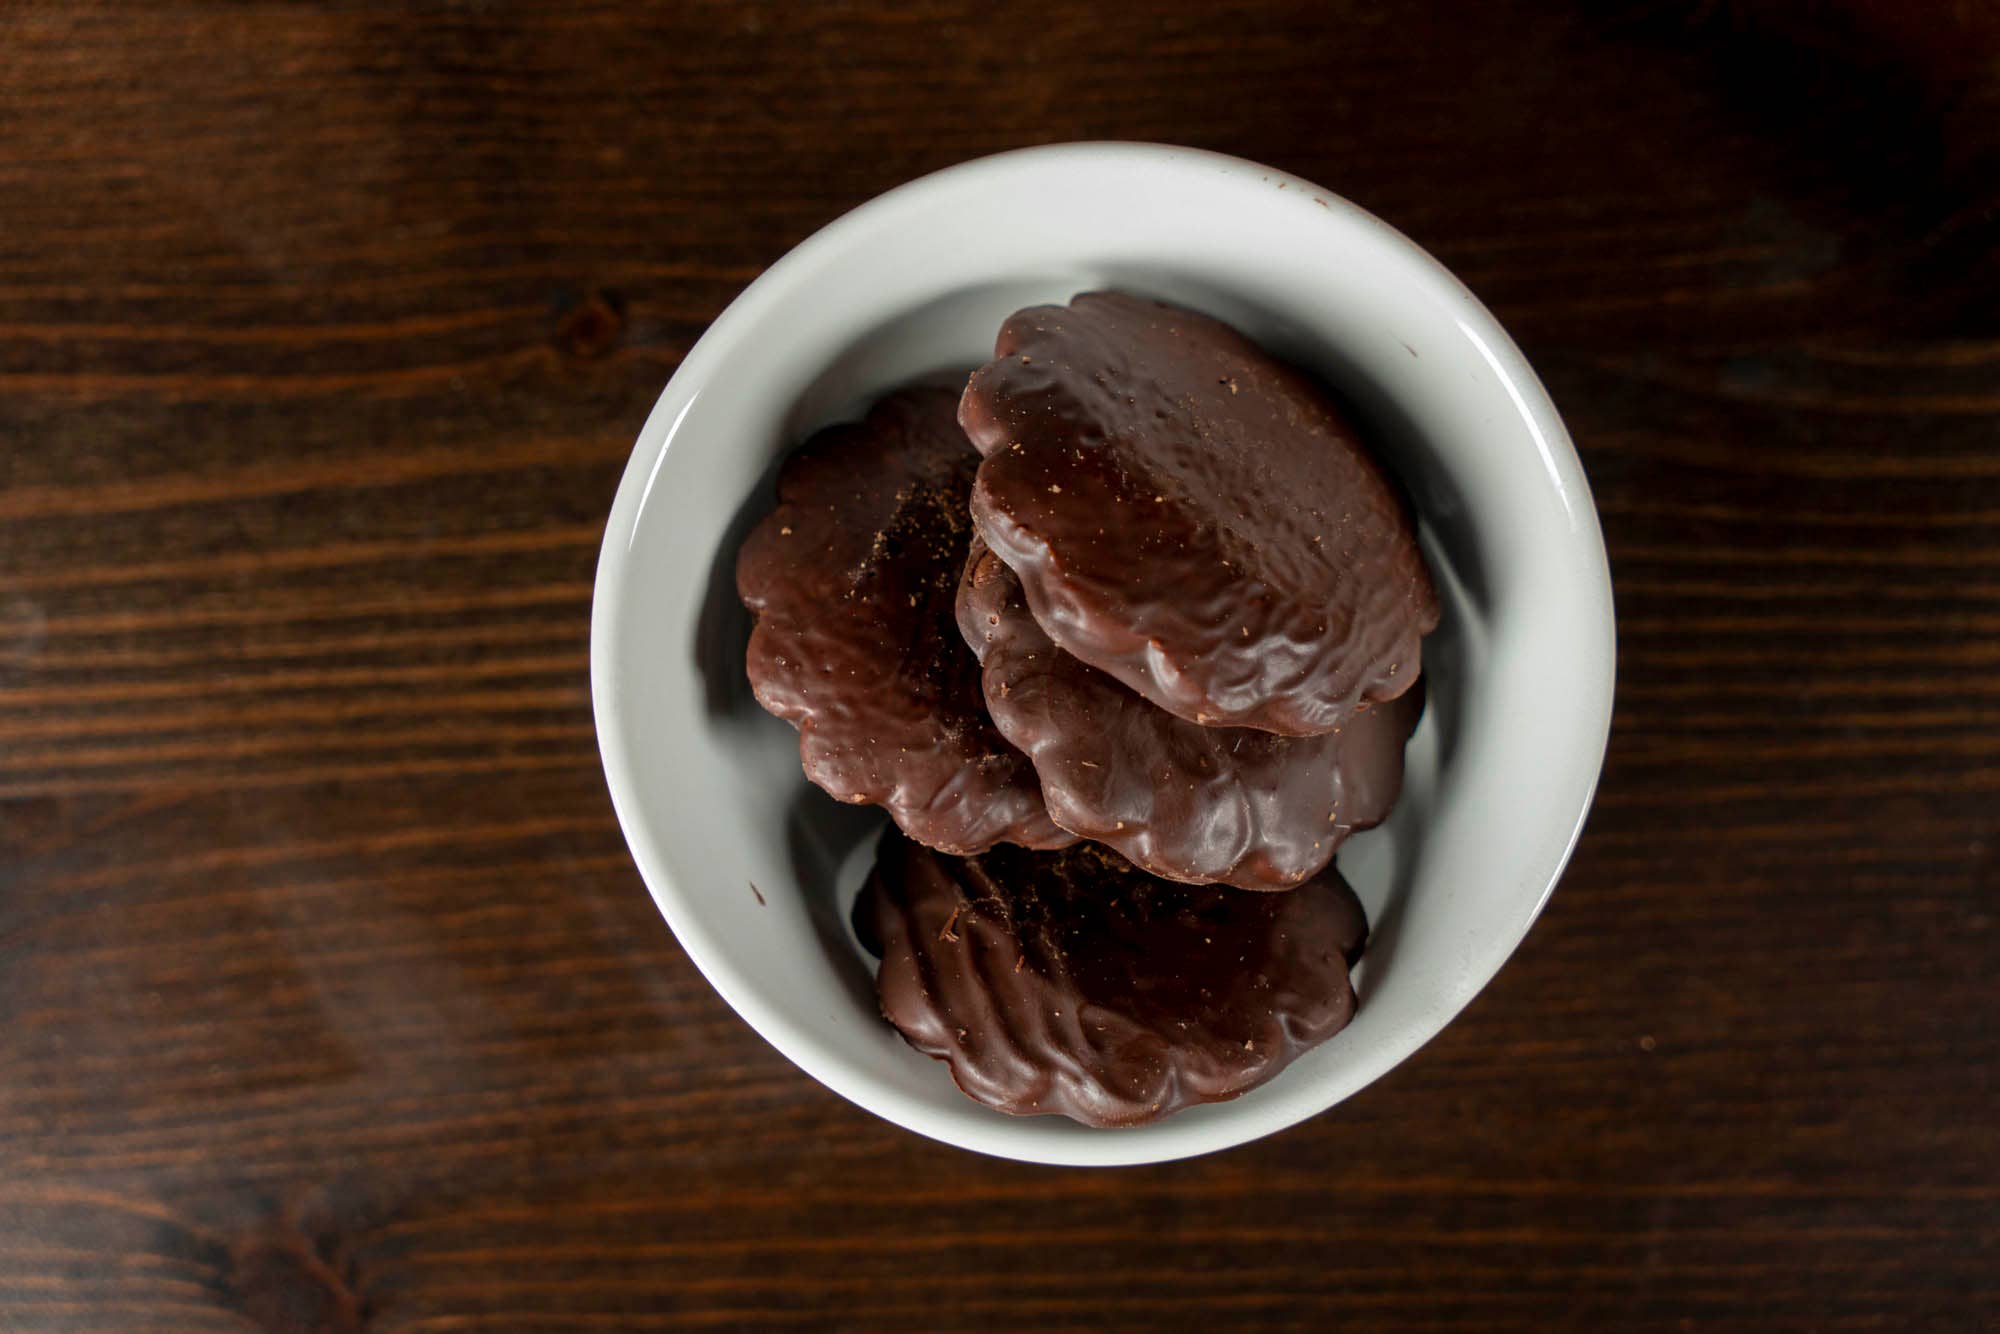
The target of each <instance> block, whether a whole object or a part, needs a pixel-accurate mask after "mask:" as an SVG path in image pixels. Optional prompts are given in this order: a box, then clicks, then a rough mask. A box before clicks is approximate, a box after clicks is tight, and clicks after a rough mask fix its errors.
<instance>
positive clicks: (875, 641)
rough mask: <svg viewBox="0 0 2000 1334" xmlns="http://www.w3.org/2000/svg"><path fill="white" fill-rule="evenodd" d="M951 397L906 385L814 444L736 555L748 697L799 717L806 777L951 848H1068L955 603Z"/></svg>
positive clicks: (960, 492)
mask: <svg viewBox="0 0 2000 1334" xmlns="http://www.w3.org/2000/svg"><path fill="white" fill-rule="evenodd" d="M956 407H957V395H956V394H955V393H954V392H953V391H951V390H949V389H942V388H921V389H907V390H903V391H901V392H899V393H895V394H892V395H890V396H889V397H887V398H885V399H883V400H882V401H881V402H880V403H878V404H876V405H875V407H874V409H873V410H872V411H870V412H869V414H868V416H867V418H866V419H865V420H864V421H862V422H859V423H855V424H848V425H842V426H835V427H832V428H830V429H829V430H826V431H822V432H820V433H819V434H818V435H815V436H814V437H813V438H812V439H811V440H809V441H807V442H806V443H805V444H804V445H803V446H802V447H800V449H799V450H798V452H797V453H795V454H794V455H793V456H792V457H791V458H790V459H788V460H787V461H786V463H785V465H784V467H783V468H782V469H781V470H780V471H779V474H778V505H777V508H776V509H774V510H773V511H772V512H771V513H770V515H768V516H767V517H766V518H765V519H764V520H763V522H761V523H760V524H758V525H757V527H756V529H755V530H753V531H752V532H751V534H750V536H749V538H748V539H747V540H745V542H744V543H743V549H742V550H741V551H740V552H739V553H738V555H737V561H736V588H737V592H738V594H739V595H740V596H741V597H742V599H743V604H744V605H745V606H746V607H748V608H749V609H750V610H751V612H752V613H753V614H754V615H755V617H756V628H755V629H754V630H753V631H752V632H751V635H750V648H749V653H748V657H747V662H746V670H747V671H748V674H749V677H750V684H751V687H752V689H753V690H754V691H755V692H756V696H757V702H758V703H759V704H762V705H763V706H764V707H765V708H766V709H768V710H769V711H770V712H772V713H774V714H776V715H777V716H778V717H780V718H783V719H785V720H786V721H787V722H789V723H791V724H793V725H794V726H796V727H797V728H798V729H799V758H800V760H801V762H802V763H803V764H804V766H805V772H806V777H807V778H809V779H811V780H812V781H813V782H814V783H817V784H818V785H819V786H820V787H823V788H825V789H826V790H827V791H828V792H830V793H832V794H833V795H834V796H836V797H838V798H839V799H840V800H842V801H847V802H855V803H862V802H873V803H875V804H877V805H880V806H883V807H885V808H886V809H887V810H888V812H889V814H890V816H891V817H892V818H893V819H894V820H895V821H896V823H897V824H898V825H900V826H902V828H903V829H905V830H907V831H908V832H909V834H910V836H911V837H912V838H915V839H917V840H919V841H920V842H923V843H927V844H929V845H931V846H932V847H937V848H942V849H944V850H946V851H948V852H959V853H966V852H978V851H982V850H984V849H986V848H989V847H991V846H993V844H994V843H996V842H999V841H1003V840H1005V841H1011V842H1017V843H1024V844H1027V845H1029V846H1032V847H1041V848H1051V847H1061V846H1063V845H1065V844H1067V843H1070V842H1073V841H1074V837H1073V836H1072V835H1070V834H1068V833H1065V832H1064V831H1063V830H1061V829H1059V828H1057V827H1056V826H1055V824H1054V823H1053V822H1051V821H1050V819H1049V815H1048V810H1047V808H1046V807H1044V805H1043V804H1042V796H1041V789H1040V787H1039V785H1038V784H1037V782H1036V780H1035V774H1034V769H1033V767H1032V766H1031V765H1030V764H1029V763H1028V760H1027V757H1026V756H1024V755H1022V754H1021V753H1020V752H1019V751H1017V750H1015V749H1014V748H1013V747H1012V746H1010V745H1008V744H1007V742H1006V741H1005V740H1004V739H1003V738H1002V737H1001V736H1000V734H999V732H997V731H996V730H995V729H994V727H993V725H992V723H991V722H990V721H988V719H987V717H986V711H985V705H984V702H983V701H982V698H981V695H980V687H979V664H978V661H977V660H976V659H975V658H974V657H973V655H972V651H971V650H970V649H968V648H967V647H966V646H965V641H964V639H963V638H962V637H961V636H960V635H959V633H958V627H957V624H956V621H955V615H954V604H955V602H956V598H957V590H958V578H959V574H960V573H961V571H962V570H963V569H964V566H965V554H966V544H967V542H968V541H969V539H970V537H971V522H970V520H969V519H968V518H967V515H966V508H965V500H966V494H967V492H968V491H969V490H970V489H971V486H972V475H973V470H974V468H975V467H976V466H977V465H978V462H979V456H978V455H977V454H975V453H974V452H973V450H972V447H971V446H970V445H969V444H967V443H966V440H965V437H964V435H963V434H962V433H961V432H960V430H959V428H958V423H957V421H956V417H955V413H956Z"/></svg>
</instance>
